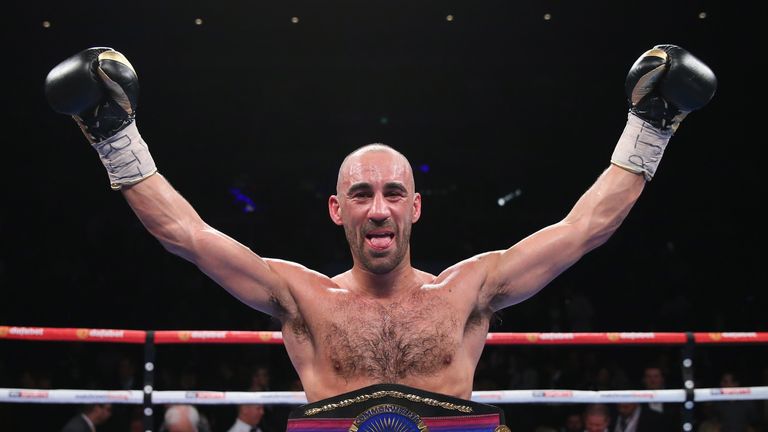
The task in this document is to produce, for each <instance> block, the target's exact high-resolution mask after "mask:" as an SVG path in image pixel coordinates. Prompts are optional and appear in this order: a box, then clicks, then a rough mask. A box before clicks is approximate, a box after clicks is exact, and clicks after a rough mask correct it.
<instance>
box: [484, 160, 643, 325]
mask: <svg viewBox="0 0 768 432" xmlns="http://www.w3.org/2000/svg"><path fill="white" fill-rule="evenodd" d="M644 186H645V179H644V178H643V176H642V175H640V174H636V173H632V172H629V171H627V170H625V169H622V168H619V167H617V166H615V165H611V166H609V167H608V169H606V170H605V171H604V172H603V173H602V174H601V175H600V177H599V178H598V179H597V181H596V182H595V183H594V184H593V185H592V186H591V187H590V188H589V189H588V190H587V191H586V192H585V193H584V194H583V195H582V196H581V198H579V200H578V201H577V202H576V204H575V205H574V207H573V208H572V209H571V211H570V212H569V213H568V215H567V216H566V217H565V218H564V219H563V220H562V221H560V222H558V223H556V224H554V225H550V226H548V227H546V228H544V229H542V230H540V231H538V232H536V233H534V234H532V235H530V236H528V237H526V238H525V239H523V240H521V241H520V242H518V243H517V244H515V245H514V246H512V247H511V248H509V249H507V250H504V251H498V252H492V253H490V254H487V255H486V256H485V257H484V258H483V261H484V262H485V263H486V267H485V268H486V269H487V278H486V283H485V284H484V286H483V288H482V289H483V290H484V291H485V294H486V297H487V299H488V300H489V301H490V306H491V308H492V309H493V310H498V309H501V308H504V307H507V306H511V305H513V304H516V303H520V302H522V301H523V300H526V299H527V298H529V297H531V296H533V295H534V294H536V293H537V292H538V291H539V290H541V289H542V288H543V287H544V286H546V285H547V284H548V283H549V282H550V281H552V279H554V278H555V277H557V276H558V275H559V274H560V273H562V272H563V271H565V270H566V269H567V268H568V267H570V266H571V265H572V264H574V263H575V262H576V261H578V260H579V259H580V258H581V257H582V256H583V255H584V254H586V253H587V252H589V251H590V250H592V249H594V248H596V247H598V246H600V245H601V244H603V243H605V242H606V241H607V240H608V238H609V237H610V236H611V235H612V234H613V233H614V232H615V231H616V229H617V228H618V227H619V225H621V223H622V221H623V220H624V218H625V217H626V216H627V214H628V213H629V211H630V209H631V208H632V206H633V205H634V203H635V202H636V201H637V198H638V197H639V196H640V193H641V192H642V191H643V188H644Z"/></svg>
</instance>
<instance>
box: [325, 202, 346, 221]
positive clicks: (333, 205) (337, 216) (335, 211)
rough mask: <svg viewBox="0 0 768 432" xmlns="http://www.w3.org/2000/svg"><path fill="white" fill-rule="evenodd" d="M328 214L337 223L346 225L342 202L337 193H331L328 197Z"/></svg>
mask: <svg viewBox="0 0 768 432" xmlns="http://www.w3.org/2000/svg"><path fill="white" fill-rule="evenodd" d="M328 214H330V215H331V220H332V221H333V223H335V224H336V225H339V226H341V225H344V221H343V220H342V218H341V203H340V202H339V198H338V197H337V196H336V195H331V196H330V198H328Z"/></svg>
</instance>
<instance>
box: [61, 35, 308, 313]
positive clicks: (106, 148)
mask: <svg viewBox="0 0 768 432" xmlns="http://www.w3.org/2000/svg"><path fill="white" fill-rule="evenodd" d="M46 95H47V97H48V101H49V102H50V104H51V106H52V107H53V108H54V110H56V111H58V112H61V113H64V114H69V115H72V117H73V118H74V119H75V121H76V122H77V123H78V125H79V126H80V128H81V129H82V131H83V133H84V134H85V136H86V137H87V138H88V140H89V141H90V142H91V144H92V146H93V147H94V149H95V150H96V151H97V152H98V154H99V157H100V158H101V161H102V162H103V163H104V166H105V168H106V169H107V174H108V175H109V179H110V185H111V187H112V189H114V190H122V192H123V195H124V196H125V198H126V200H127V201H128V204H129V205H130V206H131V208H133V211H134V212H135V213H136V215H137V216H138V217H139V219H140V220H141V222H142V223H143V224H144V226H145V227H146V228H147V230H149V232H150V233H151V234H152V235H153V236H155V237H156V238H157V239H158V240H159V241H160V243H161V244H162V245H163V246H164V247H165V248H166V249H167V250H168V251H170V252H172V253H174V254H176V255H179V256H181V257H183V258H185V259H186V260H188V261H190V262H192V263H194V264H195V265H197V266H198V267H199V268H200V269H201V270H202V271H203V272H204V273H206V274H207V275H208V276H210V277H211V278H212V279H213V280H215V281H216V282H218V283H219V284H220V285H221V286H223V287H224V288H225V289H227V290H228V291H229V292H230V293H231V294H233V295H234V296H235V297H237V298H238V299H239V300H241V301H242V302H244V303H246V304H248V305H249V306H251V307H253V308H255V309H258V310H260V311H262V312H265V313H268V314H271V315H275V316H279V315H281V314H282V313H283V312H284V311H286V310H290V309H291V308H292V305H293V302H292V298H291V296H290V292H289V290H288V289H287V282H286V281H285V278H284V274H283V273H285V271H282V272H281V271H278V270H275V265H272V264H271V263H270V262H269V261H267V260H264V259H262V258H261V257H259V256H258V255H256V254H255V253H253V252H252V251H251V250H250V249H248V248H247V247H245V246H243V245H242V244H240V243H238V242H237V241H235V240H233V239H232V238H230V237H228V236H226V235H224V234H222V233H220V232H218V231H216V230H215V229H213V228H211V227H210V226H208V225H207V224H206V223H205V222H203V220H202V219H201V218H200V216H199V215H198V214H197V212H196V211H195V210H194V209H193V208H192V206H191V205H190V204H189V203H188V202H187V201H186V200H185V199H184V198H183V197H182V196H181V195H180V194H179V193H178V192H177V191H176V190H175V189H174V188H173V187H172V186H171V185H170V184H169V183H168V182H167V181H166V180H165V178H163V177H162V176H161V175H160V174H157V168H156V167H155V162H154V161H153V159H152V156H151V154H150V153H149V149H148V147H147V144H146V143H145V142H144V140H143V139H142V138H141V135H140V134H139V131H138V128H137V127H136V122H135V121H134V120H135V108H136V103H137V99H138V78H137V76H136V72H135V71H134V69H133V67H132V66H131V64H130V63H129V62H128V60H127V59H126V58H125V57H124V56H123V55H122V54H120V53H118V52H117V51H114V50H112V49H110V48H90V49H87V50H85V51H82V52H80V53H78V54H76V55H74V56H72V57H70V58H69V59H67V60H65V61H63V62H62V63H60V64H59V65H57V66H56V67H55V68H53V69H52V70H51V72H50V73H49V74H48V77H47V79H46ZM278 267H280V268H283V269H284V268H286V266H284V265H283V266H278ZM291 268H293V267H291Z"/></svg>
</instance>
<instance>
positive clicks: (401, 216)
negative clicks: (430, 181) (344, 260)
mask: <svg viewBox="0 0 768 432" xmlns="http://www.w3.org/2000/svg"><path fill="white" fill-rule="evenodd" d="M414 187H415V186H414V181H413V173H412V171H411V167H410V164H409V163H408V161H407V160H406V159H405V158H404V157H403V156H402V155H400V154H398V153H396V152H394V151H391V150H371V151H365V152H362V153H359V154H353V155H352V156H350V157H349V158H348V159H347V160H346V161H345V163H344V164H342V167H341V170H340V172H339V182H338V184H337V191H336V192H337V195H335V196H332V197H331V198H330V200H329V210H330V213H331V218H332V219H333V221H334V222H335V223H336V224H338V225H342V226H344V232H345V234H346V236H347V241H348V242H349V247H350V249H351V251H352V256H353V258H354V260H355V263H356V264H358V265H360V266H362V268H363V269H365V270H367V271H370V272H371V273H375V274H384V273H387V272H390V271H392V270H393V269H395V268H396V267H397V266H398V265H399V264H400V263H401V262H403V259H404V258H405V257H406V255H407V254H408V253H409V241H410V237H411V225H412V224H413V223H414V222H416V221H417V220H418V219H419V216H420V215H421V196H420V195H419V194H418V193H416V192H415V191H414Z"/></svg>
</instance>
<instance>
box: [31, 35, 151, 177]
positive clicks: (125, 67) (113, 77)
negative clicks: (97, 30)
mask: <svg viewBox="0 0 768 432" xmlns="http://www.w3.org/2000/svg"><path fill="white" fill-rule="evenodd" d="M45 94H46V97H47V99H48V103H49V104H50V105H51V107H52V108H53V109H54V110H55V111H57V112H60V113H62V114H69V115H71V116H72V118H73V119H75V121H76V122H77V124H78V125H79V126H80V129H81V130H82V131H83V134H85V136H86V138H88V140H89V141H90V142H91V144H92V145H93V147H94V148H95V149H96V151H97V152H98V153H99V157H100V158H101V161H102V163H104V166H105V168H106V169H107V174H108V175H109V178H110V184H111V187H112V189H115V190H118V189H120V188H122V186H124V185H129V184H134V183H138V182H139V181H141V180H143V179H145V178H147V177H149V176H151V175H152V174H154V173H155V172H157V168H156V166H155V163H154V161H153V160H152V156H151V155H150V153H149V149H148V148H147V145H146V143H145V142H144V140H142V138H141V135H139V132H138V129H137V128H136V123H135V121H134V120H135V117H136V106H137V102H138V95H139V80H138V77H137V76H136V72H135V70H134V69H133V66H131V64H130V62H128V59H126V58H125V56H123V55H122V54H121V53H119V52H117V51H115V50H113V49H112V48H107V47H97V48H89V49H86V50H84V51H81V52H79V53H77V54H75V55H74V56H72V57H70V58H68V59H66V60H64V61H63V62H61V63H59V64H58V65H57V66H56V67H54V68H53V69H52V70H51V71H50V72H49V73H48V76H47V77H46V80H45Z"/></svg>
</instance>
